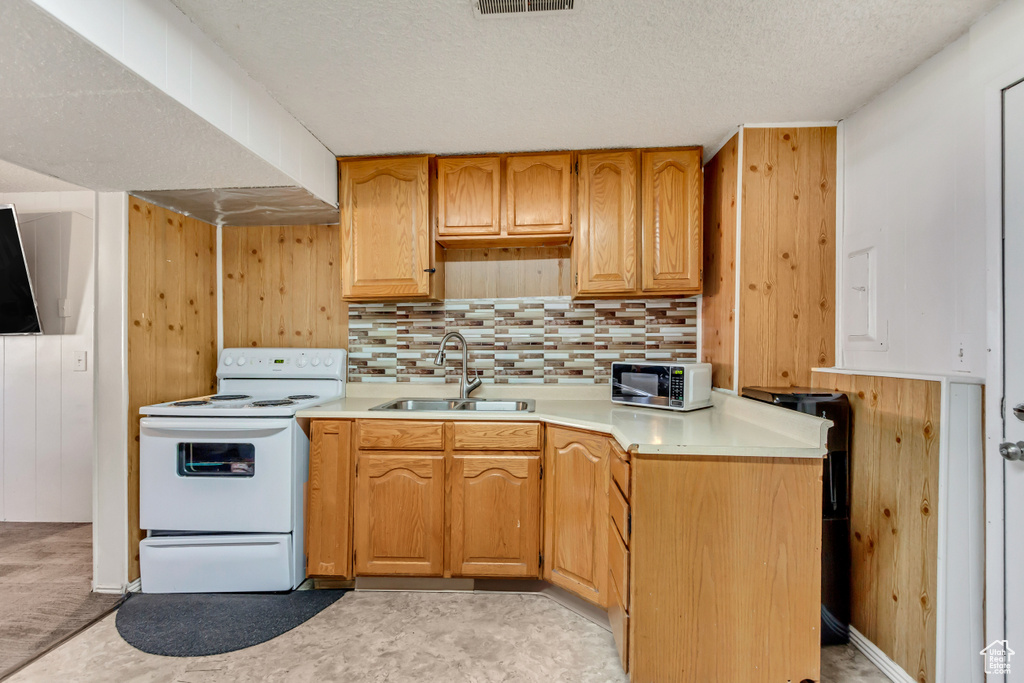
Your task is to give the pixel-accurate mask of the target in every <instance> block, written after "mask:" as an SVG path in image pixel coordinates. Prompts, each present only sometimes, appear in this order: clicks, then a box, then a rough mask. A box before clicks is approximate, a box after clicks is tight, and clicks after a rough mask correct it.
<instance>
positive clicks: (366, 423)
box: [358, 420, 444, 451]
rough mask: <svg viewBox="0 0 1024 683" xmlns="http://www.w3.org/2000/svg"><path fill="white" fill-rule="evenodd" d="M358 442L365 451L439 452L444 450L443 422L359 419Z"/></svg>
mask: <svg viewBox="0 0 1024 683" xmlns="http://www.w3.org/2000/svg"><path fill="white" fill-rule="evenodd" d="M358 444H359V448H362V449H365V450H401V451H440V450H443V449H444V423H443V422H414V421H410V420H360V421H359V439H358Z"/></svg>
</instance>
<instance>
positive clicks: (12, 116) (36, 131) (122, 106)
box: [0, 0, 292, 191]
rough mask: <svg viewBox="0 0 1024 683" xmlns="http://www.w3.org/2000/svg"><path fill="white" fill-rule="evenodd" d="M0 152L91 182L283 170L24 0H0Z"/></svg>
mask: <svg viewBox="0 0 1024 683" xmlns="http://www.w3.org/2000/svg"><path fill="white" fill-rule="evenodd" d="M0 74H2V83H3V87H2V88H0V120H2V121H3V132H4V134H3V135H2V136H0V158H3V159H6V160H8V161H10V162H13V163H15V164H17V165H19V166H22V167H25V168H28V169H32V170H35V171H38V172H40V173H44V174H46V175H51V176H55V177H57V178H61V179H63V180H65V181H68V182H71V183H74V184H76V185H80V186H82V187H87V188H89V189H91V190H100V191H107V190H115V191H116V190H135V189H168V188H198V187H237V186H260V185H288V184H291V183H292V181H291V179H290V178H289V177H288V176H287V175H285V174H284V173H282V172H281V171H280V170H278V169H276V168H274V167H273V166H272V165H271V164H269V163H267V162H266V161H264V160H263V159H261V158H260V157H259V156H257V155H256V154H254V153H252V152H251V151H249V150H248V149H246V148H244V147H243V146H241V145H239V144H238V143H237V142H236V141H234V140H233V139H231V138H230V137H228V136H227V135H224V133H222V132H221V131H219V130H217V129H216V128H215V127H214V126H212V125H210V124H209V123H208V122H207V121H205V120H203V119H202V118H201V117H199V116H197V115H195V114H194V113H193V112H191V111H190V110H189V109H188V108H187V107H185V106H183V105H182V104H180V103H178V102H176V101H175V100H174V99H172V98H170V97H168V96H167V95H165V94H164V93H162V92H160V91H159V90H158V89H157V88H155V87H154V86H153V85H152V84H150V83H149V82H148V81H146V80H145V79H143V78H141V77H140V76H138V75H137V74H135V73H134V72H132V71H131V70H129V69H127V68H126V67H125V66H124V65H123V64H121V63H120V62H118V61H116V60H114V59H112V58H111V57H110V56H108V55H106V54H104V53H103V52H101V51H100V50H99V49H97V48H96V47H95V46H94V45H92V44H91V43H89V42H88V41H86V40H83V39H82V38H81V37H80V36H79V35H77V34H76V33H75V32H73V31H72V30H70V29H69V28H68V27H67V26H65V25H64V24H62V23H61V22H59V21H58V20H57V19H55V18H53V17H52V16H50V15H49V14H47V13H46V12H44V11H43V10H42V9H40V8H39V7H37V6H36V5H34V4H33V3H32V2H30V1H29V0H3V1H2V2H0Z"/></svg>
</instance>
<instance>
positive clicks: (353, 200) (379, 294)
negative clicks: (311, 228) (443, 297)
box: [339, 156, 434, 299]
mask: <svg viewBox="0 0 1024 683" xmlns="http://www.w3.org/2000/svg"><path fill="white" fill-rule="evenodd" d="M429 167H430V163H429V158H428V157H425V156H421V157H404V158H396V159H368V160H364V161H343V162H341V164H340V169H339V170H340V175H341V180H340V183H341V185H340V195H341V196H340V202H341V254H342V258H341V261H342V296H343V297H345V298H350V299H380V298H385V299H387V298H392V299H393V298H395V297H410V296H411V297H425V296H430V294H431V280H430V277H431V273H429V272H428V270H429V269H431V268H433V260H434V259H433V245H432V241H433V240H432V237H431V234H430V210H429V207H430V168H429Z"/></svg>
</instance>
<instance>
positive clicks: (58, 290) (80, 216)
mask: <svg viewBox="0 0 1024 683" xmlns="http://www.w3.org/2000/svg"><path fill="white" fill-rule="evenodd" d="M0 203H11V204H14V205H15V208H16V210H17V212H18V215H19V218H20V219H21V221H20V222H21V228H22V238H23V243H24V248H25V255H26V259H27V261H28V264H29V271H30V273H31V275H32V283H33V287H34V290H35V294H36V300H37V303H38V306H39V312H40V318H41V319H42V323H43V331H44V333H45V334H43V335H42V336H11V337H0V388H2V391H0V417H2V420H0V464H2V467H0V519H3V520H4V521H18V522H88V521H90V520H91V519H92V462H93V454H94V450H93V368H92V349H93V318H94V316H93V310H94V301H93V216H94V207H95V194H94V193H93V192H89V191H80V192H33V193H8V194H0ZM59 299H66V300H67V302H68V311H67V312H68V314H69V315H68V316H67V317H61V316H59V314H58V300H59ZM76 353H85V354H86V366H85V370H84V371H76V370H75V368H74V360H75V354H76Z"/></svg>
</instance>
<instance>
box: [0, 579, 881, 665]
mask: <svg viewBox="0 0 1024 683" xmlns="http://www.w3.org/2000/svg"><path fill="white" fill-rule="evenodd" d="M823 663H824V664H825V666H826V669H827V673H826V671H824V670H823V672H822V682H823V683H862V682H863V683H874V682H875V681H885V680H886V679H885V678H881V677H880V676H881V674H878V672H877V670H875V671H874V672H873V673H872V671H871V669H873V667H872V666H871V664H870V662H868V661H867V659H865V658H864V657H863V655H861V654H860V653H858V652H856V651H854V650H852V648H829V649H828V654H826V655H825V656H824V657H823ZM869 667H870V668H869ZM872 676H874V677H872ZM65 680H74V681H108V680H117V681H176V682H177V681H181V682H182V683H185V682H187V683H213V682H219V681H242V680H246V681H249V680H252V681H256V680H260V681H289V682H291V681H344V682H346V683H361V682H363V681H367V682H373V683H383V682H385V681H386V682H387V683H407V682H408V683H413V682H415V683H429V682H432V681H446V682H447V681H451V682H457V683H461V682H467V683H492V682H494V683H497V682H513V681H514V682H520V681H522V682H534V681H536V682H537V683H541V682H543V683H552V682H554V681H557V682H560V683H573V682H581V683H583V682H587V683H590V682H593V683H626V681H628V678H627V676H626V675H625V674H623V673H622V669H621V668H620V667H619V660H618V655H617V654H616V652H615V645H614V643H613V641H612V637H611V634H610V633H609V632H608V631H606V630H605V629H603V628H601V627H600V626H598V625H596V624H594V623H592V622H590V621H588V620H587V619H584V618H583V617H581V616H579V615H577V614H575V613H573V612H571V611H569V610H567V609H566V608H564V607H562V606H561V605H559V604H557V603H555V602H554V601H552V600H550V599H548V598H546V597H543V596H539V595H512V594H494V593H483V594H482V593H411V592H355V593H349V594H348V595H346V596H345V597H343V598H342V599H341V600H339V601H338V602H336V603H334V604H333V605H332V606H330V607H328V608H327V609H326V610H324V611H323V612H321V613H320V614H318V615H316V616H315V617H313V618H312V619H311V620H309V621H308V622H306V623H305V624H303V625H301V626H299V627H298V628H296V629H294V630H292V631H289V632H287V633H285V634H283V635H281V636H280V637H278V638H275V639H274V640H271V641H268V642H266V643H262V644H260V645H256V646H254V647H251V648H248V649H246V650H239V651H237V652H230V653H227V654H223V655H215V656H210V657H195V658H174V657H160V656H156V655H148V654H145V653H143V652H140V651H138V650H136V649H134V648H133V647H131V646H130V645H128V644H127V643H126V642H124V640H122V639H121V637H120V636H119V635H118V633H117V629H116V627H115V626H114V616H113V615H111V616H108V617H106V618H104V619H103V620H101V621H100V622H98V623H96V624H95V625H93V626H92V627H91V628H89V629H88V630H86V631H85V632H83V633H81V634H80V635H78V636H76V637H75V638H73V639H71V640H69V641H68V642H67V643H65V644H63V645H62V646H60V647H59V648H57V649H56V650H54V651H52V652H50V653H49V654H47V655H46V656H44V657H42V658H41V659H39V660H38V661H36V662H34V663H33V664H31V665H30V666H29V667H27V668H25V669H23V670H22V671H20V672H18V673H17V674H16V675H15V676H14V677H12V678H11V679H10V683H16V682H17V683H25V682H28V681H33V682H34V681H65Z"/></svg>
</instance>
